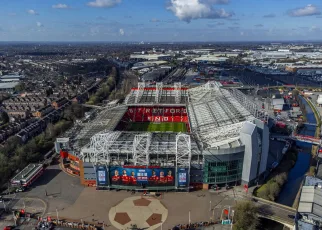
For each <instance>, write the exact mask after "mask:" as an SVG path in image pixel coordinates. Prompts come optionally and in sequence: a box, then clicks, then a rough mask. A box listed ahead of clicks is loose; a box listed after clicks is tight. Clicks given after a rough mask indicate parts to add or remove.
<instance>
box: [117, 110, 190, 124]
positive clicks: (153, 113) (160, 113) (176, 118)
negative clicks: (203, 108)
mask: <svg viewBox="0 0 322 230" xmlns="http://www.w3.org/2000/svg"><path fill="white" fill-rule="evenodd" d="M122 120H130V121H132V122H185V123H188V115H187V110H186V108H185V107H129V109H128V111H127V112H126V113H125V115H124V118H123V119H122Z"/></svg>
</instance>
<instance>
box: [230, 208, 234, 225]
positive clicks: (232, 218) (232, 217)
mask: <svg viewBox="0 0 322 230" xmlns="http://www.w3.org/2000/svg"><path fill="white" fill-rule="evenodd" d="M231 212H232V216H231V223H230V229H231V230H232V229H233V222H234V215H235V211H234V210H232V211H231Z"/></svg>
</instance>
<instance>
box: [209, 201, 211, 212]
mask: <svg viewBox="0 0 322 230" xmlns="http://www.w3.org/2000/svg"><path fill="white" fill-rule="evenodd" d="M209 211H210V212H211V201H209Z"/></svg>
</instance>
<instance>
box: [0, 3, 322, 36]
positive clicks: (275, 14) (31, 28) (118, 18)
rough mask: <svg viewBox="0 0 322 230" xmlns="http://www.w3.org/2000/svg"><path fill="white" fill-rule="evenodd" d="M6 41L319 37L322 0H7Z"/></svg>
mask: <svg viewBox="0 0 322 230" xmlns="http://www.w3.org/2000/svg"><path fill="white" fill-rule="evenodd" d="M1 3H2V4H1V8H0V41H57V42H60V41H79V42H82V41H89V42H90V41H93V42H94V41H102V42H109V41H116V42H127V41H138V42H139V41H144V42H189V41H197V42H203V41H204V42H221V41H287V40H291V41H301V40H303V41H314V40H322V1H321V0H310V1H306V0H304V1H302V0H301V1H293V0H77V1H75V0H46V1H44V0H28V1H25V0H23V1H21V0H2V1H1Z"/></svg>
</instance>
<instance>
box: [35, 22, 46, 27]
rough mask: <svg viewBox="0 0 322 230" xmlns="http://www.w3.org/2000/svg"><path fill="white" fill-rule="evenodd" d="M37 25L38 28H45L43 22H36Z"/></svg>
mask: <svg viewBox="0 0 322 230" xmlns="http://www.w3.org/2000/svg"><path fill="white" fill-rule="evenodd" d="M36 25H37V26H38V27H43V26H44V25H43V24H42V23H41V22H36Z"/></svg>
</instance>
